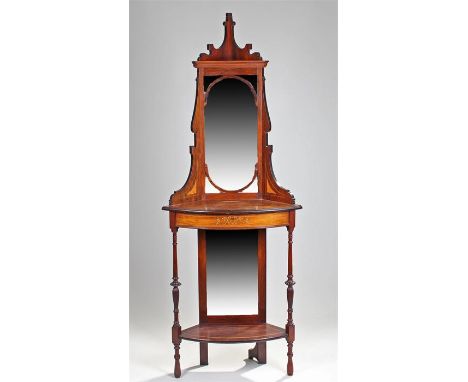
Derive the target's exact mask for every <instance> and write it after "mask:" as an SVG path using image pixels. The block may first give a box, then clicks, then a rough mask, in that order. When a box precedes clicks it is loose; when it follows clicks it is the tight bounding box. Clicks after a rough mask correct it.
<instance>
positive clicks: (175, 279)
mask: <svg viewBox="0 0 468 382" xmlns="http://www.w3.org/2000/svg"><path fill="white" fill-rule="evenodd" d="M171 230H172V282H171V284H170V285H171V286H172V300H173V302H174V324H173V325H172V343H173V344H174V351H175V353H174V360H175V364H174V377H176V378H179V377H180V374H181V372H180V361H179V360H180V354H179V349H180V342H181V339H180V332H181V329H180V323H179V286H180V285H181V283H180V282H179V276H178V269H177V227H173V228H171Z"/></svg>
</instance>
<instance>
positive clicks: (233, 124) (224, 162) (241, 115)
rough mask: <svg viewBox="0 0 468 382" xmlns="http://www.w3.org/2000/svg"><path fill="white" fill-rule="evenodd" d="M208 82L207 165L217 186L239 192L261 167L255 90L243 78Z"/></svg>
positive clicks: (219, 79)
mask: <svg viewBox="0 0 468 382" xmlns="http://www.w3.org/2000/svg"><path fill="white" fill-rule="evenodd" d="M249 77H250V76H249ZM253 77H254V78H256V77H255V76H253ZM205 78H207V79H208V80H207V81H208V82H211V83H209V85H208V86H207V88H206V94H207V96H206V98H205V100H206V106H205V162H206V164H207V166H208V172H209V175H210V178H211V179H212V181H213V182H214V183H215V184H216V185H217V186H219V187H221V188H222V189H224V190H238V189H240V188H242V187H244V186H246V185H247V184H249V182H250V181H251V180H252V177H253V175H254V172H255V164H256V163H257V106H256V104H255V96H254V94H253V93H255V86H253V85H251V82H250V81H249V80H247V79H245V78H242V77H235V78H226V77H218V78H216V77H205ZM252 82H254V83H256V82H255V81H252Z"/></svg>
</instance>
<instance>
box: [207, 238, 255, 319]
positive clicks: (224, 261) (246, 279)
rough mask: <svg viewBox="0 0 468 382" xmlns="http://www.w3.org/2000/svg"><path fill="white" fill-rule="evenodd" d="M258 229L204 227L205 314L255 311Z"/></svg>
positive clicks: (244, 313) (252, 313)
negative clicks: (213, 228)
mask: <svg viewBox="0 0 468 382" xmlns="http://www.w3.org/2000/svg"><path fill="white" fill-rule="evenodd" d="M258 236H259V231H258V230H238V231H236V230H229V231H220V230H206V283H207V314H208V315H255V314H258V278H257V277H258V247H259V245H258V240H259V239H258Z"/></svg>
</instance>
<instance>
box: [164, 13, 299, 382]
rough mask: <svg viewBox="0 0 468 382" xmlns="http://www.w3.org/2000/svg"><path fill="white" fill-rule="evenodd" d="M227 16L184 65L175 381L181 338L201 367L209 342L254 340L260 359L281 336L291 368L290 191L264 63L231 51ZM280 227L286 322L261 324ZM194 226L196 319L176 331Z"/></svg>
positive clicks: (174, 223) (174, 214)
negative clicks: (187, 241) (186, 88)
mask: <svg viewBox="0 0 468 382" xmlns="http://www.w3.org/2000/svg"><path fill="white" fill-rule="evenodd" d="M234 25H235V22H234V21H233V19H232V15H231V14H230V13H227V14H226V21H225V22H224V29H225V32H224V33H225V34H224V41H223V43H222V45H221V46H220V47H219V48H214V46H213V45H212V44H209V45H208V50H209V53H202V54H201V55H200V56H199V57H198V60H197V61H194V62H193V65H194V67H195V68H196V69H197V91H196V100H195V110H194V114H193V118H192V126H191V130H192V132H193V134H194V136H195V137H194V143H195V144H194V146H191V147H190V154H191V168H190V173H189V176H188V178H187V181H186V182H185V184H184V186H183V187H182V188H181V189H180V190H178V191H176V192H174V193H173V194H172V196H171V197H170V200H169V205H167V206H164V207H163V210H166V211H168V212H169V226H170V229H171V231H172V251H173V252H172V256H173V274H172V282H171V284H170V285H171V286H172V297H173V303H174V324H173V326H172V342H173V344H174V350H175V355H174V359H175V367H174V375H175V377H177V378H178V377H180V375H181V368H180V345H181V342H182V340H188V341H196V342H199V343H200V364H202V365H207V364H208V344H209V343H225V344H229V343H242V342H245V343H255V346H254V347H253V348H252V349H250V350H249V351H248V356H249V358H250V359H253V358H255V359H256V360H257V361H258V362H259V363H266V342H267V341H270V340H276V339H281V338H284V339H286V342H287V374H288V375H292V374H293V361H292V357H293V342H294V322H293V297H294V289H293V286H294V280H293V250H292V246H293V231H294V226H295V215H296V210H298V209H300V208H302V207H301V206H300V205H298V204H296V203H295V200H294V196H293V195H292V194H291V193H290V192H289V190H286V189H284V188H282V187H281V186H279V185H278V183H277V181H276V179H275V176H274V173H273V168H272V162H271V155H272V151H273V148H272V146H271V145H268V132H269V131H270V129H271V126H270V118H269V115H268V109H267V104H266V98H265V88H264V80H265V79H264V70H265V67H266V66H267V64H268V61H265V60H263V59H262V57H261V56H260V54H259V53H251V52H250V51H251V48H252V46H251V44H247V45H245V47H244V48H240V47H239V46H238V45H237V44H236V41H235V39H234ZM272 227H286V229H287V234H288V236H287V237H288V254H287V264H288V269H287V280H286V282H285V284H286V286H287V287H286V299H285V305H286V302H287V310H286V309H285V311H287V320H286V325H285V326H284V327H282V326H276V325H273V324H270V323H268V322H267V317H266V316H267V314H266V257H267V253H266V232H267V229H268V228H272ZM179 228H189V229H196V230H197V231H198V292H199V322H198V324H197V325H194V326H190V327H187V328H182V326H181V324H180V317H179V289H180V286H181V283H180V281H179V275H178V259H177V232H178V230H179Z"/></svg>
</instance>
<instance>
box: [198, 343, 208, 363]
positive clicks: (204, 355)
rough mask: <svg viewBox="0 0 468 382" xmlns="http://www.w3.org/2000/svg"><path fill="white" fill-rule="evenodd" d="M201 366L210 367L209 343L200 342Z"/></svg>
mask: <svg viewBox="0 0 468 382" xmlns="http://www.w3.org/2000/svg"><path fill="white" fill-rule="evenodd" d="M200 365H208V342H200Z"/></svg>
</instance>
